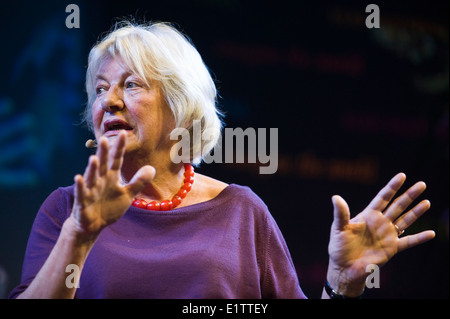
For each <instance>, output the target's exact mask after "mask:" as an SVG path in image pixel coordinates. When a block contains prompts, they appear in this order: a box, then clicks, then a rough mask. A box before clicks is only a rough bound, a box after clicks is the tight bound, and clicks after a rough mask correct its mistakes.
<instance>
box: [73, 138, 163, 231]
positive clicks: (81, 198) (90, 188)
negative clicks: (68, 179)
mask: <svg viewBox="0 0 450 319" xmlns="http://www.w3.org/2000/svg"><path fill="white" fill-rule="evenodd" d="M98 144H99V145H98V148H97V153H96V154H95V155H92V156H91V157H90V158H89V163H88V165H87V167H86V170H85V172H84V175H83V176H81V175H76V176H75V191H74V196H75V198H74V204H73V208H72V214H71V216H70V218H72V220H73V221H74V224H75V226H76V227H75V229H76V231H77V232H78V233H79V235H82V236H87V237H88V238H91V237H92V236H97V235H98V234H99V233H100V231H101V230H102V229H103V228H105V227H106V226H108V225H110V224H112V223H114V222H115V221H117V220H118V219H119V218H121V217H122V215H123V214H124V213H125V212H126V210H127V209H128V208H129V207H130V205H131V203H132V201H133V199H134V197H135V196H136V195H137V194H138V193H139V192H140V191H141V190H142V189H143V188H144V187H145V186H146V185H147V184H148V183H150V182H151V180H152V179H153V178H154V176H155V169H154V168H153V167H152V166H149V165H147V166H143V167H142V168H141V169H139V170H138V171H137V172H136V174H135V175H134V177H133V178H132V179H131V181H130V182H129V183H128V184H126V185H124V184H123V183H122V180H121V177H120V176H121V175H120V170H121V167H122V162H123V156H124V153H125V144H126V133H125V132H121V133H120V134H119V135H118V136H117V138H116V143H115V144H114V145H113V146H112V147H111V149H110V146H109V144H108V141H107V139H106V138H105V137H102V138H101V139H100V143H98Z"/></svg>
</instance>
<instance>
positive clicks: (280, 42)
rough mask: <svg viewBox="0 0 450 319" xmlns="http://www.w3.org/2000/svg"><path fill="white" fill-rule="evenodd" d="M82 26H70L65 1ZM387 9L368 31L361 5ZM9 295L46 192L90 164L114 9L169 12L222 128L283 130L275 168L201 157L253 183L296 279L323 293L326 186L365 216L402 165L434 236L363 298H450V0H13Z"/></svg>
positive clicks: (0, 172) (0, 89)
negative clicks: (91, 110)
mask: <svg viewBox="0 0 450 319" xmlns="http://www.w3.org/2000/svg"><path fill="white" fill-rule="evenodd" d="M70 3H76V4H77V5H78V6H79V9H80V28H72V29H68V28H67V27H66V25H65V20H66V17H67V16H68V15H69V13H66V12H65V9H66V6H67V5H68V4H70ZM370 3H376V4H377V5H378V6H379V8H380V18H381V19H380V22H381V27H380V28H379V29H369V28H367V27H366V25H365V19H366V17H367V16H368V15H369V13H366V12H365V8H366V6H367V5H368V4H370ZM0 10H1V11H0V12H1V13H0V32H1V39H2V43H3V45H2V50H1V53H0V55H1V59H0V70H1V75H2V76H1V77H0V287H1V289H0V297H2V298H5V297H6V296H7V294H8V293H9V291H10V290H11V289H12V288H13V287H14V286H15V285H17V284H18V283H19V280H20V272H21V266H22V260H23V256H24V251H25V247H26V242H27V239H28V234H29V231H30V228H31V225H32V223H33V219H34V217H35V214H36V212H37V211H38V209H39V206H40V205H41V203H42V202H43V200H44V199H45V198H46V197H47V196H48V195H49V193H50V192H51V191H53V190H54V189H55V188H57V187H59V186H66V185H69V184H72V182H73V176H74V175H75V174H77V173H81V172H83V171H84V167H85V165H86V163H87V158H88V156H89V154H90V153H91V151H89V150H86V149H85V147H84V143H85V141H86V139H88V138H90V137H91V136H90V135H89V134H88V132H87V130H86V128H85V127H84V126H83V125H81V124H80V113H81V112H82V110H83V107H84V105H85V102H86V96H85V91H84V87H83V81H84V73H85V69H86V63H87V55H88V52H89V50H90V48H91V46H92V45H93V44H94V43H95V41H96V40H97V39H98V38H99V36H100V35H101V34H102V33H103V32H105V31H107V30H109V29H110V27H111V25H112V24H113V23H114V22H115V21H117V18H120V17H125V18H130V17H134V18H136V19H137V20H139V21H167V22H173V23H175V26H177V28H178V29H179V30H181V31H182V32H184V33H186V34H187V35H188V36H189V37H190V38H191V39H192V41H193V42H194V44H195V45H196V47H197V49H198V50H199V52H200V53H201V55H202V56H203V59H204V61H205V63H206V65H207V66H208V67H209V68H210V69H211V71H212V74H213V76H214V79H215V81H216V84H217V88H218V90H219V94H220V99H219V106H220V108H221V109H222V110H223V111H224V112H225V114H226V117H225V122H226V124H227V127H230V128H235V127H242V128H244V129H245V128H248V127H252V128H255V129H256V128H267V133H268V132H269V130H268V129H269V128H278V146H279V149H278V170H277V172H276V173H275V174H272V175H261V174H259V171H258V167H259V166H260V164H218V163H216V164H203V165H201V167H200V168H199V169H198V170H197V171H199V172H202V173H205V174H209V175H211V176H213V177H215V178H218V179H221V180H223V181H225V182H228V183H237V184H243V185H248V186H250V187H251V188H252V189H253V190H254V191H255V192H256V193H257V194H258V195H259V196H260V197H261V198H262V199H263V200H264V201H265V202H266V204H267V205H268V207H269V209H270V211H271V213H272V214H273V216H274V217H275V219H276V220H277V222H278V224H279V227H280V229H281V230H282V232H283V234H284V236H285V239H286V241H287V244H288V246H289V248H290V251H291V254H292V258H293V260H294V263H295V265H296V267H297V270H298V274H299V277H300V283H301V286H302V288H303V290H304V292H305V293H306V294H307V296H309V297H310V298H318V297H320V294H321V290H322V285H323V282H324V280H325V274H326V267H327V258H328V255H327V244H328V239H329V238H328V236H329V228H330V225H331V222H332V205H331V196H332V195H334V194H340V195H341V196H342V197H343V198H344V199H346V200H347V202H348V203H349V206H350V208H351V210H352V212H353V214H356V213H357V212H359V211H360V210H362V209H363V208H364V207H365V206H366V205H367V204H368V202H369V201H370V200H371V199H372V198H373V196H375V194H376V193H377V192H378V190H379V189H380V188H381V187H382V186H383V185H384V184H385V183H386V182H387V181H388V180H389V179H390V178H391V177H392V176H393V175H395V174H396V173H397V172H400V171H403V172H405V173H406V175H407V176H408V179H407V183H406V185H405V186H404V188H403V189H404V190H405V189H406V188H407V187H409V186H411V185H412V184H413V183H414V182H415V181H417V180H424V181H425V182H426V183H427V185H428V189H427V191H426V193H425V197H426V198H428V199H430V201H431V203H432V208H431V210H430V212H429V213H428V214H427V215H426V216H424V217H422V218H421V219H420V220H419V221H418V222H417V223H416V224H415V225H414V226H412V227H410V229H408V232H410V233H413V232H417V231H421V230H425V229H434V230H435V231H436V234H437V236H436V238H435V239H434V240H432V241H431V242H429V243H426V244H424V245H422V246H420V247H417V248H414V249H411V250H410V251H405V252H402V253H400V254H399V255H397V256H396V257H394V259H393V260H392V261H391V262H390V263H389V264H387V265H386V266H385V267H383V268H381V283H380V286H381V287H380V288H379V289H376V288H373V289H370V290H368V291H367V298H448V296H449V277H448V273H449V263H448V259H449V258H448V257H449V253H448V251H449V250H448V242H449V222H448V207H449V206H448V202H449V200H448V195H449V170H448V167H449V143H448V141H449V139H448V119H449V114H448V109H449V82H448V71H449V34H448V32H449V13H448V12H449V2H448V1H446V0H445V1H444V0H442V1H437V0H433V1H395V2H394V1H371V2H365V1H330V0H326V1H325V0H324V1H317V2H315V1H284V0H278V1H272V2H270V3H267V4H266V3H265V2H260V1H252V2H251V1H241V0H190V1H183V0H165V1H152V0H148V1H134V0H128V1H120V2H117V3H115V2H110V1H109V2H106V1H105V2H104V3H100V2H99V1H85V0H83V1H20V2H13V1H8V2H4V3H2V5H1V7H0Z"/></svg>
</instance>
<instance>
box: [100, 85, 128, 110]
mask: <svg viewBox="0 0 450 319" xmlns="http://www.w3.org/2000/svg"><path fill="white" fill-rule="evenodd" d="M101 105H102V109H103V110H104V111H105V112H108V113H114V112H117V111H120V110H123V108H124V107H125V103H124V102H123V91H122V90H121V89H120V88H118V87H117V86H111V87H110V88H109V89H108V91H107V92H106V93H105V94H104V95H103V99H102V102H101Z"/></svg>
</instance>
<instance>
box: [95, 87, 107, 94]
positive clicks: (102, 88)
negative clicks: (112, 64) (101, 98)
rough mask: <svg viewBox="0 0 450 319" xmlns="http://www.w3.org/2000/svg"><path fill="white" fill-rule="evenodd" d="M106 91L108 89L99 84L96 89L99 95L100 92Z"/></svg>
mask: <svg viewBox="0 0 450 319" xmlns="http://www.w3.org/2000/svg"><path fill="white" fill-rule="evenodd" d="M105 91H106V89H105V88H104V87H103V86H99V87H97V88H96V89H95V93H96V94H97V95H100V94H102V93H104V92H105Z"/></svg>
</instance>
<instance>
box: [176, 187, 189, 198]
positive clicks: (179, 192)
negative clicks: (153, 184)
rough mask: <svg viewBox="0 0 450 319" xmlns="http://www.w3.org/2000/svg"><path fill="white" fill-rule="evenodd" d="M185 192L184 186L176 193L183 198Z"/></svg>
mask: <svg viewBox="0 0 450 319" xmlns="http://www.w3.org/2000/svg"><path fill="white" fill-rule="evenodd" d="M187 193H188V191H187V190H185V189H184V188H181V189H180V190H179V191H178V193H177V195H178V196H180V197H181V198H185V197H186V195H187Z"/></svg>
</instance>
